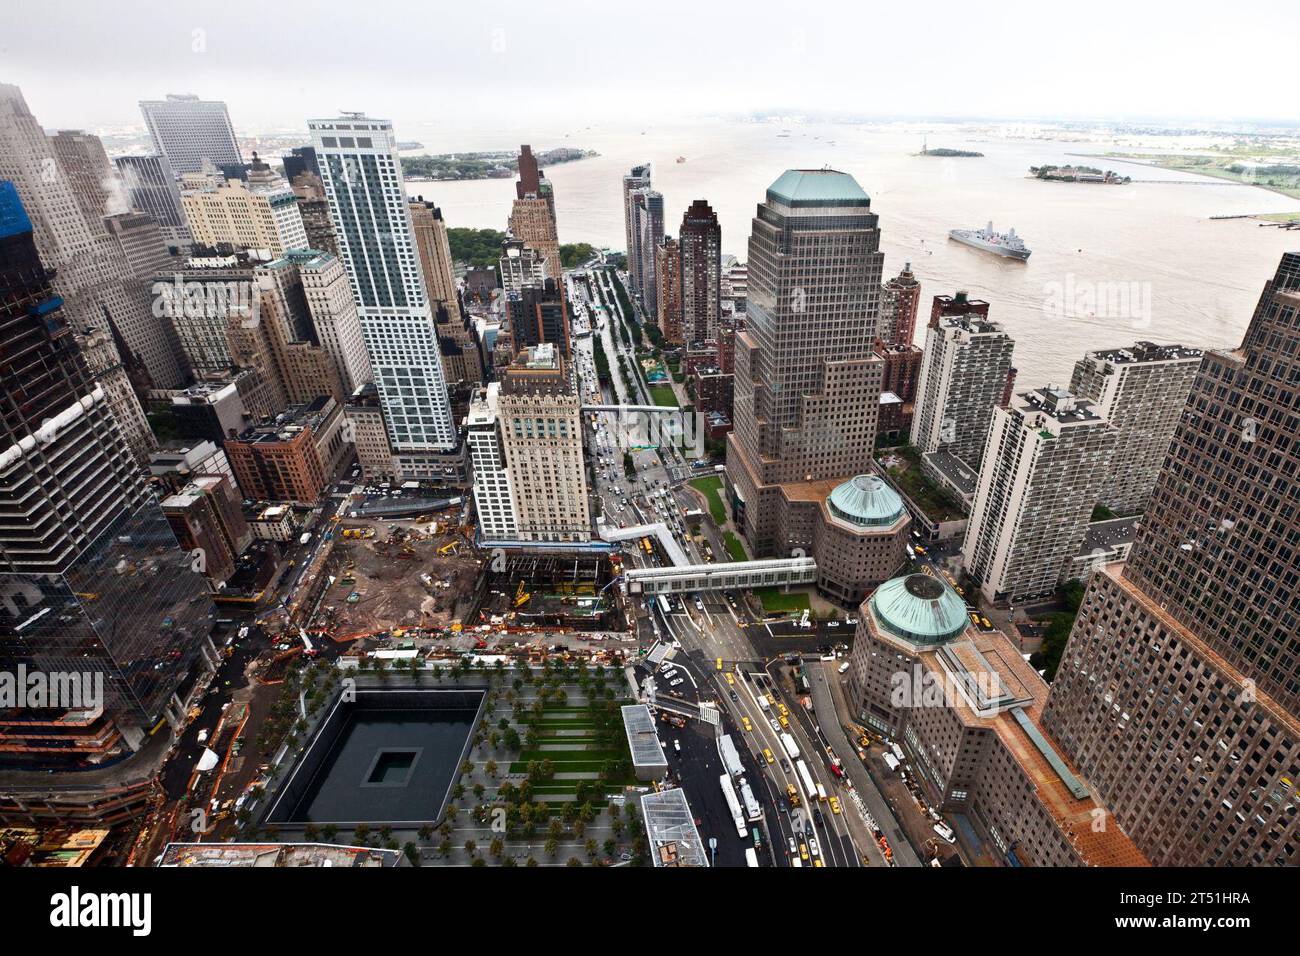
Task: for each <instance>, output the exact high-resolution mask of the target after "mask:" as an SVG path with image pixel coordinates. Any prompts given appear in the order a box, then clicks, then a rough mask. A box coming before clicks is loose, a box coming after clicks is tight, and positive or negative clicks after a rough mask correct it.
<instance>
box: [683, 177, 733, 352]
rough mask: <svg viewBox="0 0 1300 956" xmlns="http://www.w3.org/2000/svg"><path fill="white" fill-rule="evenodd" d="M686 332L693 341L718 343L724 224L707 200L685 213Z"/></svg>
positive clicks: (698, 202)
mask: <svg viewBox="0 0 1300 956" xmlns="http://www.w3.org/2000/svg"><path fill="white" fill-rule="evenodd" d="M679 241H680V243H681V249H682V253H681V255H682V280H681V281H682V332H683V334H684V335H685V336H686V338H687V341H689V342H716V341H717V339H718V320H719V319H720V318H721V316H722V275H721V273H722V227H721V226H719V225H718V217H717V214H716V213H714V211H713V209H712V208H711V207H710V206H709V204H708V203H707V202H706V201H705V200H703V199H697V200H695V201H694V202H693V203H691V205H690V207H689V208H688V209H687V210H686V214H685V215H684V216H682V231H681V236H680V237H679Z"/></svg>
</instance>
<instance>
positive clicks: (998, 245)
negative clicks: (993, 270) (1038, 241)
mask: <svg viewBox="0 0 1300 956" xmlns="http://www.w3.org/2000/svg"><path fill="white" fill-rule="evenodd" d="M948 238H949V239H956V240H957V241H958V242H962V243H965V244H966V245H968V246H974V247H975V248H976V249H983V250H984V251H985V252H992V253H994V254H995V255H999V256H1006V257H1007V258H1008V259H1019V260H1020V261H1021V262H1023V261H1024V260H1026V259H1028V258H1029V249H1028V248H1027V247H1026V246H1025V243H1024V241H1023V240H1022V239H1021V238H1020V237H1019V236H1017V235H1016V231H1015V230H1014V229H1012V230H1011V231H1010V232H1007V233H1001V232H994V231H993V223H991V222H990V223H989V224H988V225H987V226H985V227H984V228H983V229H953V230H952V231H951V232H949V233H948Z"/></svg>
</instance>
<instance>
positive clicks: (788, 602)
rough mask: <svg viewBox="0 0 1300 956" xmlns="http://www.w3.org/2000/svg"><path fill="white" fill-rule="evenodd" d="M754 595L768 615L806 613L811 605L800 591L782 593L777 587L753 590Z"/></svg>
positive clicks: (805, 595) (806, 596)
mask: <svg viewBox="0 0 1300 956" xmlns="http://www.w3.org/2000/svg"><path fill="white" fill-rule="evenodd" d="M754 594H755V596H757V598H758V599H759V600H760V601H762V602H763V610H764V611H766V612H767V613H768V614H783V613H785V614H788V613H797V612H802V611H807V610H809V609H811V607H812V605H811V604H810V603H809V601H808V595H807V594H805V593H804V592H802V591H782V590H781V589H780V588H778V587H766V588H755V589H754Z"/></svg>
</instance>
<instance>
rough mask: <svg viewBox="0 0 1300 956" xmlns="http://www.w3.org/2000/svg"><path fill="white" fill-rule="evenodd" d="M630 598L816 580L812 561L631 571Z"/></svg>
mask: <svg viewBox="0 0 1300 956" xmlns="http://www.w3.org/2000/svg"><path fill="white" fill-rule="evenodd" d="M623 579H624V581H625V582H626V583H627V590H628V593H629V594H678V593H681V592H684V591H722V590H727V589H729V588H762V587H782V586H784V585H790V584H812V583H814V582H816V580H817V562H816V560H814V559H813V558H782V559H777V560H768V561H724V562H719V563H715V564H689V565H684V566H678V567H672V568H629V569H627V570H625V571H624V572H623Z"/></svg>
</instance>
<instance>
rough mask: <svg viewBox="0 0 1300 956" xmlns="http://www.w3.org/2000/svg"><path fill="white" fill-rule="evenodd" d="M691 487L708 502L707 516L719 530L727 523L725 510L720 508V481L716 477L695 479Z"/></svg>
mask: <svg viewBox="0 0 1300 956" xmlns="http://www.w3.org/2000/svg"><path fill="white" fill-rule="evenodd" d="M691 487H692V488H694V489H695V490H696V491H698V492H699V493H700V494H702V495H704V497H705V498H706V499H708V502H709V516H710V517H711V518H713V523H714V524H716V525H717V526H718V527H719V528H720V527H722V526H723V525H724V524H726V523H727V509H726V508H724V507H723V506H722V479H721V478H719V477H718V476H717V475H709V476H708V477H706V478H696V479H695V480H693V481H692V482H691Z"/></svg>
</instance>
